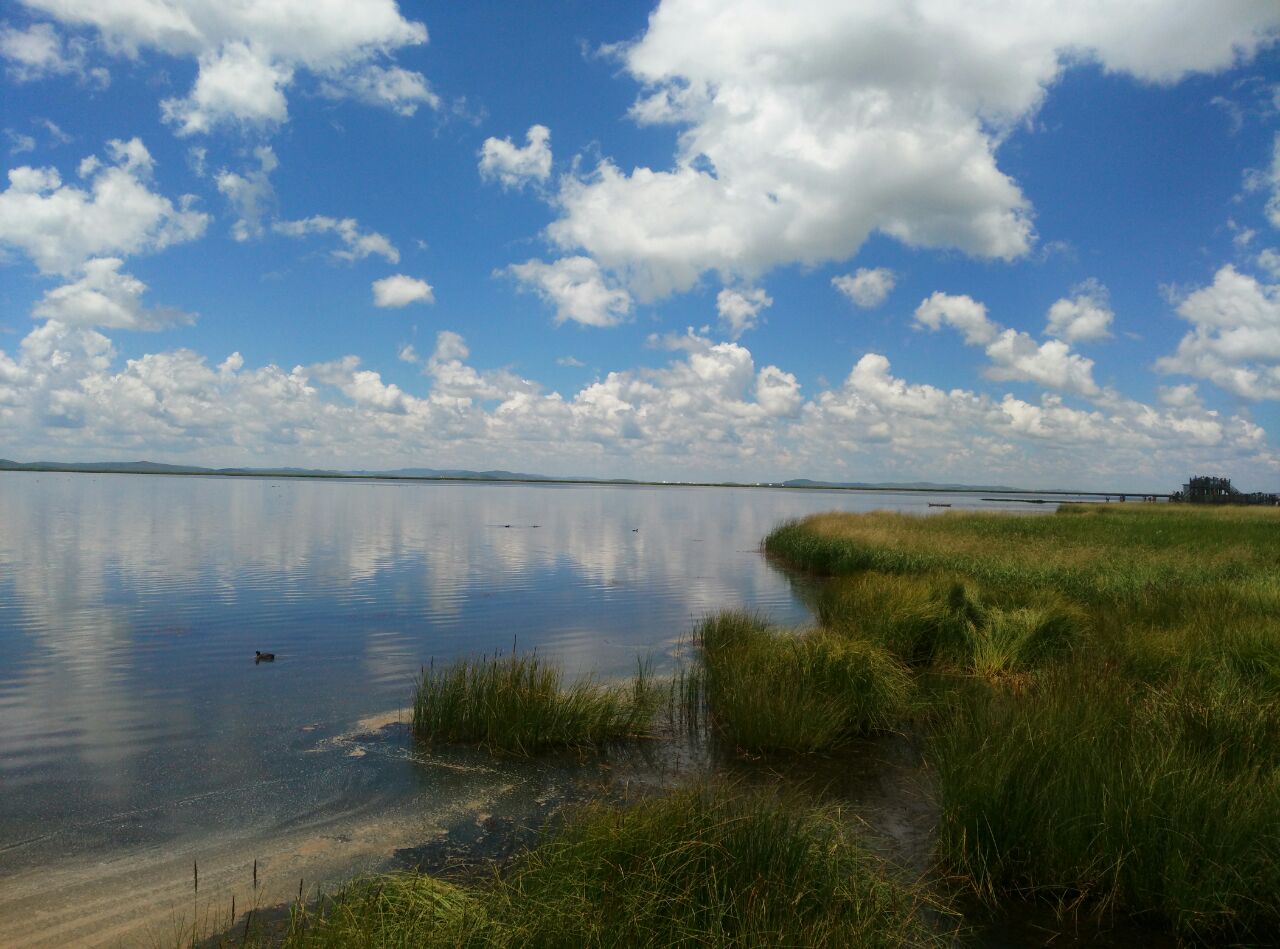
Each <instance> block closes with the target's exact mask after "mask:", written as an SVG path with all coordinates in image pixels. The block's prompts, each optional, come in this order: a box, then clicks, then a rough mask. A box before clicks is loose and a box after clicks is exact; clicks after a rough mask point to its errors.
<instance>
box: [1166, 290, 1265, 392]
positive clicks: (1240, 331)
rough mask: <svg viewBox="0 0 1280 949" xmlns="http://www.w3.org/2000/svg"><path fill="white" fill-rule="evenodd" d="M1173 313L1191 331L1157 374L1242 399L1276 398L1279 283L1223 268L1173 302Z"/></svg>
mask: <svg viewBox="0 0 1280 949" xmlns="http://www.w3.org/2000/svg"><path fill="white" fill-rule="evenodd" d="M1178 315H1179V316H1180V317H1182V318H1183V319H1184V320H1186V321H1187V322H1189V323H1190V324H1191V326H1192V329H1191V332H1189V333H1187V334H1186V335H1185V336H1184V337H1182V340H1181V341H1180V342H1179V343H1178V349H1177V351H1176V352H1175V353H1174V354H1173V355H1171V356H1164V357H1162V358H1161V359H1158V360H1157V361H1156V369H1157V370H1159V371H1160V372H1168V373H1182V374H1185V375H1188V376H1194V377H1196V378H1198V379H1207V380H1209V381H1210V382H1212V383H1214V384H1215V385H1218V386H1221V387H1222V388H1223V389H1226V390H1227V391H1229V392H1233V393H1235V394H1236V395H1238V396H1242V397H1243V398H1246V399H1280V284H1263V283H1259V282H1258V281H1257V280H1255V279H1254V278H1253V277H1250V276H1248V275H1246V274H1242V273H1240V272H1239V271H1237V270H1236V269H1235V268H1234V267H1232V266H1230V265H1227V266H1225V267H1222V268H1221V269H1220V270H1219V271H1218V272H1217V273H1216V274H1215V275H1214V278H1213V283H1212V284H1211V285H1210V286H1208V287H1202V288H1201V289H1199V290H1196V291H1195V292H1194V293H1191V294H1189V295H1188V296H1187V297H1186V298H1185V299H1183V300H1182V302H1181V303H1179V304H1178Z"/></svg>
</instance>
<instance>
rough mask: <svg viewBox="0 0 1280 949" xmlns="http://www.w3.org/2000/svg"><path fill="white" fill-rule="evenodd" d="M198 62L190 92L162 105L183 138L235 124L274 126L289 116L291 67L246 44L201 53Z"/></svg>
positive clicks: (167, 120) (168, 100)
mask: <svg viewBox="0 0 1280 949" xmlns="http://www.w3.org/2000/svg"><path fill="white" fill-rule="evenodd" d="M199 63H200V72H199V74H198V75H197V76H196V84H195V86H194V87H192V89H191V92H190V94H188V95H187V96H186V97H185V98H172V99H165V100H164V101H162V102H161V103H160V110H161V114H162V115H163V116H164V119H165V121H166V122H171V123H173V124H174V125H176V126H177V127H178V128H177V131H178V134H179V135H194V134H196V133H202V132H208V131H209V130H210V129H212V128H213V127H214V126H215V125H218V124H219V123H222V122H228V121H232V120H234V121H237V122H241V123H244V124H246V125H260V126H269V125H277V124H279V123H281V122H283V121H284V120H285V119H287V118H288V117H289V108H288V104H287V103H286V101H285V96H284V87H285V86H287V85H288V84H289V83H290V82H291V81H292V80H293V70H292V69H291V68H290V67H288V66H284V65H280V64H276V63H272V62H271V61H270V60H268V59H266V58H265V57H263V56H261V55H260V54H259V53H258V52H257V51H255V50H254V49H253V48H252V47H250V46H249V44H248V43H242V42H238V43H228V44H227V45H226V46H223V47H221V48H220V49H217V50H212V51H209V52H206V53H201V55H200V58H199Z"/></svg>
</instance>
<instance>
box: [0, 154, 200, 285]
mask: <svg viewBox="0 0 1280 949" xmlns="http://www.w3.org/2000/svg"><path fill="white" fill-rule="evenodd" d="M107 150H108V155H109V157H110V159H111V162H112V164H103V163H102V162H100V161H99V160H98V159H97V158H95V157H92V156H90V158H87V159H85V160H84V161H82V162H81V171H82V173H83V174H84V175H86V176H87V177H89V178H91V179H92V183H91V190H89V191H85V190H84V189H82V188H77V187H75V186H74V185H67V184H63V182H62V178H61V176H60V175H59V174H58V172H57V171H56V170H55V169H53V168H32V167H29V166H22V167H19V168H14V169H11V170H10V171H9V187H8V188H7V189H6V190H5V191H4V192H2V193H0V243H4V244H8V245H11V246H13V247H17V248H20V249H21V250H22V251H23V252H24V253H26V254H27V256H29V257H30V258H31V259H32V260H33V261H34V262H35V264H36V266H37V267H39V268H40V270H41V271H42V272H44V273H60V274H72V273H75V272H76V271H77V270H79V268H80V267H81V266H82V265H83V264H84V262H85V261H86V260H88V259H89V258H90V257H101V256H117V257H120V256H126V255H129V254H138V253H147V252H154V251H158V250H163V249H164V248H166V247H169V246H170V245H172V244H179V243H183V242H185V241H190V240H195V239H196V238H198V237H200V236H201V235H202V234H203V233H204V230H205V227H206V226H207V224H208V220H209V219H208V215H206V214H203V213H201V212H199V211H196V210H194V208H193V202H194V198H192V197H191V196H190V195H184V196H182V197H181V198H180V199H179V201H178V204H177V206H176V207H175V205H174V203H173V202H172V201H170V200H169V199H168V198H166V197H164V196H163V195H160V194H157V193H155V192H153V191H151V190H150V188H149V187H148V184H147V181H146V179H147V178H148V177H149V175H150V172H151V168H152V164H153V162H152V160H151V156H150V153H148V151H147V149H146V147H145V146H144V145H143V144H142V142H141V141H140V140H139V139H136V138H134V139H131V140H129V141H127V142H125V141H120V140H112V141H110V142H108V143H107Z"/></svg>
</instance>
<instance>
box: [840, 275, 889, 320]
mask: <svg viewBox="0 0 1280 949" xmlns="http://www.w3.org/2000/svg"><path fill="white" fill-rule="evenodd" d="M897 282H898V278H897V275H896V274H895V273H894V272H893V271H892V270H890V269H889V268H888V267H876V268H874V269H873V268H870V267H859V268H858V270H857V271H856V272H855V273H852V274H841V275H840V276H838V277H832V278H831V285H832V286H833V287H835V288H836V289H837V290H839V291H840V292H841V293H843V294H844V295H845V296H846V297H848V298H849V300H850V301H851V302H853V303H854V304H856V305H857V306H860V307H863V308H864V309H868V310H869V309H873V308H875V307H878V306H879V305H880V304H881V303H883V302H884V301H885V300H887V299H888V298H889V294H890V293H892V292H893V288H894V286H895V285H896V284H897Z"/></svg>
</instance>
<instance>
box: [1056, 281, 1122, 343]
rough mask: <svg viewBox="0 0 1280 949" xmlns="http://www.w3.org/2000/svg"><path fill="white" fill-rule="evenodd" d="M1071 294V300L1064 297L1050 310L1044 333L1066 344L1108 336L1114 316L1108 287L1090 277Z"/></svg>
mask: <svg viewBox="0 0 1280 949" xmlns="http://www.w3.org/2000/svg"><path fill="white" fill-rule="evenodd" d="M1072 292H1073V293H1074V294H1075V295H1074V296H1073V297H1070V298H1066V297H1064V298H1063V299H1061V300H1058V301H1057V302H1056V303H1054V304H1053V306H1051V307H1049V322H1048V324H1047V325H1046V326H1045V330H1044V331H1045V334H1046V335H1048V336H1056V337H1057V338H1058V339H1065V340H1066V341H1067V342H1069V343H1078V342H1081V341H1083V340H1089V339H1104V338H1106V337H1108V336H1110V335H1111V333H1110V331H1109V327H1110V326H1111V320H1112V318H1113V317H1114V316H1115V314H1114V313H1112V312H1111V305H1110V300H1109V298H1108V294H1107V288H1106V287H1104V286H1103V285H1102V284H1101V283H1099V282H1098V281H1097V280H1094V279H1092V278H1090V279H1088V280H1086V281H1084V282H1083V283H1081V284H1080V285H1079V286H1077V287H1075V288H1074V289H1073V290H1072Z"/></svg>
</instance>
